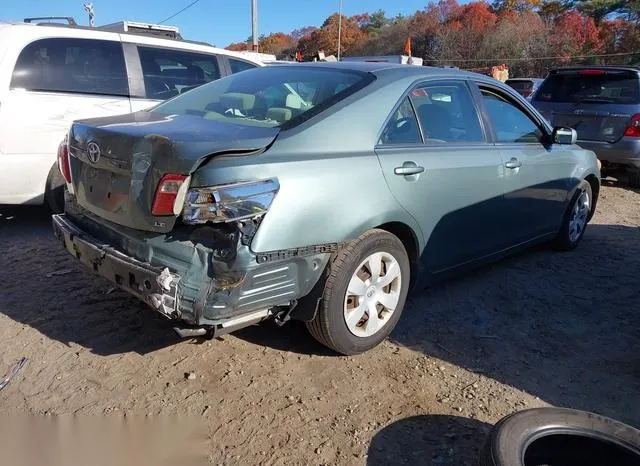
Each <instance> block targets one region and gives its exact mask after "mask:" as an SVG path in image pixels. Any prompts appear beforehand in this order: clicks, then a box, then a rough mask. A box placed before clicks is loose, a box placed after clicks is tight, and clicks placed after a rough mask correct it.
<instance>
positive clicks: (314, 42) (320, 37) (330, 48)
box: [298, 13, 367, 58]
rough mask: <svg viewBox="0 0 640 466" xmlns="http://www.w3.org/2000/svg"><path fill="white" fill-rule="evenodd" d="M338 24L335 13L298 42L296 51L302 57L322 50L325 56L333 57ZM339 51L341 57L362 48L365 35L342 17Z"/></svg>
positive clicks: (335, 50) (335, 51)
mask: <svg viewBox="0 0 640 466" xmlns="http://www.w3.org/2000/svg"><path fill="white" fill-rule="evenodd" d="M338 24H339V16H338V14H337V13H334V14H333V15H331V16H329V17H328V18H327V19H326V21H325V22H324V24H323V25H322V27H321V28H320V29H317V30H315V31H313V32H312V33H311V34H309V35H308V36H305V37H303V38H302V39H300V41H299V42H298V49H299V50H300V53H302V55H303V56H304V57H307V58H310V57H312V56H315V55H316V54H317V53H318V51H320V50H323V51H324V52H325V53H326V54H327V55H331V54H333V55H335V54H337V52H338ZM340 35H341V38H340V49H341V54H342V55H348V54H349V53H352V52H354V51H356V50H359V49H361V48H362V45H363V44H364V42H365V41H366V39H367V35H366V34H365V33H364V32H363V31H362V30H361V29H360V28H359V27H358V25H357V24H356V23H355V21H353V20H352V19H351V18H345V17H344V16H343V17H342V31H341V34H340Z"/></svg>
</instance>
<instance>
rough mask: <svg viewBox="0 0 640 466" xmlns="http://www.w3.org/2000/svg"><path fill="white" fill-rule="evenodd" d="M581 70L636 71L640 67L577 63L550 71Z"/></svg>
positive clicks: (638, 70) (639, 69)
mask: <svg viewBox="0 0 640 466" xmlns="http://www.w3.org/2000/svg"><path fill="white" fill-rule="evenodd" d="M579 70H620V71H635V72H636V73H637V72H640V67H637V66H628V65H575V66H561V67H558V68H552V69H551V70H550V71H549V73H556V72H558V71H579Z"/></svg>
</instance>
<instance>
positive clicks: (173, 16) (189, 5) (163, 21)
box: [158, 0, 200, 24]
mask: <svg viewBox="0 0 640 466" xmlns="http://www.w3.org/2000/svg"><path fill="white" fill-rule="evenodd" d="M199 1H200V0H194V1H193V2H191V3H189V4H188V5H187V6H185V7H184V8H183V9H182V10H179V11H176V12H175V13H174V14H172V15H171V16H169V17H168V18H165V19H163V20H162V21H160V22H159V23H158V24H162V23H166V22H167V21H169V20H170V19H173V18H175V17H176V16H178V15H179V14H180V13H182V12H183V11H185V10H188V9H189V8H191V7H192V6H193V5H195V4H196V3H198V2H199Z"/></svg>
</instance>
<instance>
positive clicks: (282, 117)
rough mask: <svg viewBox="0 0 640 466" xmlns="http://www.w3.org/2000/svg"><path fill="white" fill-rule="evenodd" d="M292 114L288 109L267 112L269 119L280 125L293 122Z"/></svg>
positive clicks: (275, 109) (274, 109)
mask: <svg viewBox="0 0 640 466" xmlns="http://www.w3.org/2000/svg"><path fill="white" fill-rule="evenodd" d="M291 116H292V112H291V110H289V109H288V108H277V107H274V108H270V109H269V110H267V118H269V119H270V120H275V121H277V122H278V123H284V122H285V121H289V120H291Z"/></svg>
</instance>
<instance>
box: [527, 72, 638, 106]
mask: <svg viewBox="0 0 640 466" xmlns="http://www.w3.org/2000/svg"><path fill="white" fill-rule="evenodd" d="M535 100H537V101H540V102H577V103H594V104H602V103H614V104H638V103H640V79H639V78H638V75H637V74H635V73H633V72H625V71H600V70H595V71H590V70H586V71H582V72H572V73H558V74H552V75H550V76H549V77H548V78H547V79H545V81H544V83H542V86H541V88H540V91H539V92H538V93H537V95H536V98H535Z"/></svg>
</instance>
